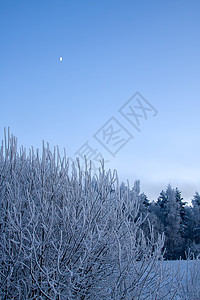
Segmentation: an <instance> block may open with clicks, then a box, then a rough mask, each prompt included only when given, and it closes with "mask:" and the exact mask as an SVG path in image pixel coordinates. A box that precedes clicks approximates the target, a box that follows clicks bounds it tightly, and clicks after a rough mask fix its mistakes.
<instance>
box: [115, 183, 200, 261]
mask: <svg viewBox="0 0 200 300" xmlns="http://www.w3.org/2000/svg"><path fill="white" fill-rule="evenodd" d="M120 192H121V193H122V194H124V193H128V194H129V195H130V197H132V198H138V199H139V203H140V207H139V212H140V214H142V216H143V217H144V222H143V224H142V229H143V231H144V232H145V233H146V234H148V220H149V221H150V223H151V225H153V228H154V233H155V234H158V233H159V234H161V233H162V232H164V234H165V255H164V257H165V259H169V260H174V259H179V258H180V257H181V258H182V259H186V257H187V255H188V253H189V252H190V253H193V254H194V256H195V257H196V256H197V255H199V254H200V195H199V193H198V192H196V193H195V195H194V196H193V199H192V201H191V203H192V205H190V206H189V205H186V202H185V201H184V199H183V198H182V196H181V191H180V190H179V189H178V188H172V186H171V185H170V184H169V185H168V186H167V189H166V190H162V191H161V193H160V196H159V197H158V199H157V201H153V202H150V201H149V200H148V197H147V196H146V195H145V194H144V193H140V181H139V180H136V181H135V183H134V186H133V187H132V188H129V187H127V186H126V185H125V183H124V182H123V183H122V184H121V185H120Z"/></svg>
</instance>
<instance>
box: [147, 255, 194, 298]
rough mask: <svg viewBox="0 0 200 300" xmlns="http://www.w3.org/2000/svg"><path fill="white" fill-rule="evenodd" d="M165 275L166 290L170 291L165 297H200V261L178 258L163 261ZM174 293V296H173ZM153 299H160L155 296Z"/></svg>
mask: <svg viewBox="0 0 200 300" xmlns="http://www.w3.org/2000/svg"><path fill="white" fill-rule="evenodd" d="M161 265H162V268H161V269H162V271H163V276H164V278H165V280H166V283H167V285H166V287H164V289H165V288H166V291H167V290H168V291H170V290H171V292H170V295H169V297H168V296H167V295H166V297H165V299H177V300H179V299H185V300H186V299H187V300H199V299H200V261H199V260H177V261H164V262H162V263H161ZM173 293H174V297H173V298H172V296H173ZM153 299H160V298H159V297H158V298H153Z"/></svg>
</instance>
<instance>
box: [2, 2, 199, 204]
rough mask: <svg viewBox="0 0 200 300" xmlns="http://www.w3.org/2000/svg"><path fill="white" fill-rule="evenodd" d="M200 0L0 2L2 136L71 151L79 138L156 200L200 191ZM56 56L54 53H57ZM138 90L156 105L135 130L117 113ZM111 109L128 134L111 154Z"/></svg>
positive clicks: (20, 141)
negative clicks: (102, 136)
mask: <svg viewBox="0 0 200 300" xmlns="http://www.w3.org/2000/svg"><path fill="white" fill-rule="evenodd" d="M199 16H200V1H198V0H197V1H194V0H191V1H189V0H188V1H184V0H168V1H167V0H165V1H164V0H163V1H158V0H157V1H156V0H151V1H147V0H145V1H144V0H140V1H139V0H138V1H135V0H133V1H130V0H127V1H126V0H125V1H118V0H117V1H116V0H115V1H114V0H107V1H105V0H102V1H94V0H93V1H91V0H90V1H88V0H87V1H80V0H79V1H72V0H71V1H67V0H65V1H60V0H56V1H51V0H48V1H41V0H40V1H36V0H34V1H20V0H1V1H0V138H1V139H2V138H3V129H4V127H8V126H10V129H11V132H12V133H13V134H14V135H15V136H17V137H18V143H19V145H21V144H23V145H24V146H25V147H26V148H29V147H31V146H32V145H33V146H34V148H41V141H42V140H45V141H47V142H49V143H50V145H51V146H54V145H59V147H60V149H61V150H62V149H63V148H66V151H67V154H68V155H69V156H71V157H74V153H75V152H76V151H77V150H78V149H79V148H80V147H81V146H82V145H83V144H84V143H85V142H86V141H88V143H89V144H90V146H91V147H93V148H94V149H97V152H100V153H101V154H102V155H103V156H104V157H105V159H106V160H108V161H109V162H107V164H106V166H107V168H112V169H113V168H116V169H117V170H118V173H119V177H120V179H121V180H126V179H129V181H130V185H131V186H132V185H133V183H134V180H135V179H140V180H141V190H142V191H144V192H145V193H146V194H147V196H148V197H149V199H151V200H152V199H155V200H156V199H157V197H158V196H159V193H160V192H161V190H162V189H166V186H167V184H168V183H169V182H170V183H171V184H172V186H173V187H176V186H177V187H178V188H179V189H180V190H181V191H182V195H183V196H184V198H185V200H189V199H191V198H192V196H193V194H194V193H195V191H196V190H197V191H199V192H200V171H199V169H200V158H199V152H200V151H199V148H200V147H199V146H200V136H199V132H200V118H199V114H200V18H199ZM60 56H62V57H63V60H62V62H60V60H59V57H60ZM137 91H139V92H140V93H141V94H142V95H143V96H144V97H145V98H146V99H147V100H148V102H149V103H151V105H153V106H154V108H155V109H156V110H157V111H158V114H157V115H156V116H155V117H152V116H151V117H148V119H147V120H145V121H144V122H143V124H142V130H141V132H137V130H135V129H134V128H133V126H131V124H130V123H129V122H127V120H126V119H124V118H123V116H122V115H121V114H120V113H119V111H118V110H119V109H120V107H121V106H122V105H123V104H124V103H125V102H126V101H127V100H128V99H129V98H130V97H131V96H132V95H133V94H135V92H137ZM111 117H114V118H115V119H117V120H118V121H119V122H120V123H121V124H123V126H124V127H125V128H126V130H128V131H129V132H130V133H131V134H132V135H134V139H133V140H130V141H129V142H128V143H127V144H126V145H125V146H124V147H123V148H122V149H121V150H120V151H119V152H118V153H117V154H116V156H115V157H113V156H112V155H111V154H110V153H109V152H108V151H107V150H106V149H105V148H104V147H102V145H101V144H100V143H99V142H98V141H97V140H96V139H95V138H94V136H93V135H94V134H95V132H97V131H98V129H99V128H101V127H102V126H103V125H104V124H105V123H106V122H107V121H108V120H109V119H110V118H111Z"/></svg>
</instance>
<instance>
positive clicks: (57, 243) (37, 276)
mask: <svg viewBox="0 0 200 300" xmlns="http://www.w3.org/2000/svg"><path fill="white" fill-rule="evenodd" d="M87 164H88V163H87V162H86V164H85V169H84V171H83V170H82V169H81V168H80V166H79V163H78V164H77V166H76V165H75V164H72V166H71V167H70V164H69V160H67V159H66V156H64V157H63V158H61V157H60V155H59V151H58V149H55V150H54V152H51V151H50V149H49V146H48V145H47V147H45V146H44V145H43V152H42V154H41V157H40V155H39V153H38V151H36V152H35V151H34V150H33V149H31V150H30V151H29V155H26V152H25V150H24V149H23V148H21V149H20V151H19V152H18V150H17V142H16V138H15V137H13V136H12V137H10V135H9V134H8V138H7V139H6V137H5V141H4V142H2V146H1V149H0V285H1V290H0V297H1V299H63V300H64V299H70V300H71V299H144V298H147V299H148V297H150V295H151V294H152V293H153V292H155V290H158V289H159V288H160V286H162V284H161V278H160V271H159V270H160V269H159V265H160V264H159V260H162V248H163V244H164V238H163V236H158V238H157V241H155V240H154V234H153V230H152V229H151V226H150V235H149V237H145V235H144V233H143V231H142V230H141V224H142V222H143V220H142V217H141V216H140V215H138V211H139V204H138V201H137V198H136V199H133V197H131V198H130V197H129V194H128V192H127V193H123V194H122V193H120V189H119V182H118V177H117V173H116V171H114V172H113V173H112V172H111V171H107V172H106V171H105V170H104V165H103V162H102V163H101V166H100V168H99V172H98V174H96V175H95V176H92V171H91V166H88V165H87Z"/></svg>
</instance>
